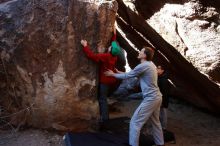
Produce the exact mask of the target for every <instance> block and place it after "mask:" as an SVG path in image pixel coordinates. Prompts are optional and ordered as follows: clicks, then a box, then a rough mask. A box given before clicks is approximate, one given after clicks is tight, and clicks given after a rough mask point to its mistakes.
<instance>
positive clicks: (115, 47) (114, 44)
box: [111, 41, 121, 56]
mask: <svg viewBox="0 0 220 146" xmlns="http://www.w3.org/2000/svg"><path fill="white" fill-rule="evenodd" d="M111 47H112V50H111V53H112V55H113V56H116V55H119V54H120V50H121V49H120V46H119V45H118V43H117V42H116V41H113V42H112V45H111Z"/></svg>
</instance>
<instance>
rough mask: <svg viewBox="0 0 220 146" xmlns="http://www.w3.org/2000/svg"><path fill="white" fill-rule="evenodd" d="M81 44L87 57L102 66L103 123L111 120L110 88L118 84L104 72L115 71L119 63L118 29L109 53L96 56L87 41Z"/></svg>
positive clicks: (101, 99) (100, 75) (100, 78)
mask: <svg viewBox="0 0 220 146" xmlns="http://www.w3.org/2000/svg"><path fill="white" fill-rule="evenodd" d="M81 44H82V46H83V51H84V52H85V54H86V56H87V57H88V58H89V59H91V60H93V61H94V62H96V63H98V64H99V65H100V68H99V81H100V83H99V95H98V101H99V107H100V116H101V119H100V120H101V122H103V121H106V120H108V119H109V113H108V103H107V95H108V90H109V86H110V85H112V84H114V83H115V82H116V79H115V78H114V77H108V76H105V74H104V72H105V71H107V70H112V71H113V70H115V65H116V62H117V55H119V53H120V47H119V45H118V44H117V42H116V29H115V27H114V35H113V37H112V43H111V46H110V47H109V48H108V51H107V53H99V54H95V53H93V52H92V51H91V49H90V48H89V46H88V43H87V41H86V40H81Z"/></svg>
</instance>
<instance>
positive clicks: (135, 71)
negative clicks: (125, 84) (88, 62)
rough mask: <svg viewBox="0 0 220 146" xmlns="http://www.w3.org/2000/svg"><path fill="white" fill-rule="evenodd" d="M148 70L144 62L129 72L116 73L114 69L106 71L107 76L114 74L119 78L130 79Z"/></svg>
mask: <svg viewBox="0 0 220 146" xmlns="http://www.w3.org/2000/svg"><path fill="white" fill-rule="evenodd" d="M146 70H147V67H146V66H145V65H143V64H139V65H138V66H136V67H135V68H134V69H133V70H131V71H130V72H128V73H114V72H113V71H111V70H109V71H106V72H105V75H106V76H112V77H115V78H118V79H128V78H132V77H138V76H140V75H141V74H142V73H143V72H144V71H146Z"/></svg>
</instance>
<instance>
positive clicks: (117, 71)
mask: <svg viewBox="0 0 220 146" xmlns="http://www.w3.org/2000/svg"><path fill="white" fill-rule="evenodd" d="M115 71H116V73H119V74H121V73H124V72H122V71H119V70H118V69H117V68H115Z"/></svg>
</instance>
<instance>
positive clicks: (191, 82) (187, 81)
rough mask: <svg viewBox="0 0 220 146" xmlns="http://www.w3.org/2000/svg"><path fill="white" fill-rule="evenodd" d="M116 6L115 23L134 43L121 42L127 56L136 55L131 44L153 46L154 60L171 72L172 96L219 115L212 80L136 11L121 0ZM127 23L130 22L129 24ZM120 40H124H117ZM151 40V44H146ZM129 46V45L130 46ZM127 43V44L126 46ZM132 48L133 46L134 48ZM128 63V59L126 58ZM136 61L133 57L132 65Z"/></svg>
mask: <svg viewBox="0 0 220 146" xmlns="http://www.w3.org/2000/svg"><path fill="white" fill-rule="evenodd" d="M117 2H118V5H119V9H118V14H119V16H120V17H121V18H123V21H122V20H120V19H121V18H117V23H118V25H119V27H120V29H121V31H122V32H124V33H125V36H126V39H128V40H129V41H130V42H132V43H133V44H130V43H129V41H127V43H122V42H120V44H121V45H123V46H122V47H124V48H129V50H126V51H127V53H128V55H127V56H128V57H129V56H131V54H133V55H134V54H136V51H130V50H132V49H130V48H132V47H133V46H135V47H137V48H139V50H140V49H141V48H142V47H143V45H144V44H145V45H147V46H149V47H152V45H153V47H155V48H156V50H155V56H154V62H155V63H156V64H163V65H164V66H166V68H167V69H168V71H169V72H170V79H171V81H172V85H173V86H172V89H171V92H170V96H171V97H177V98H181V99H184V100H186V101H188V102H190V103H192V104H193V105H195V106H197V107H199V108H201V109H204V110H206V111H210V112H212V113H215V114H217V115H219V113H220V108H219V107H220V97H219V95H220V88H219V86H218V85H217V84H216V83H214V82H212V81H211V80H210V79H209V78H208V77H207V76H206V75H204V74H202V73H201V72H199V71H198V70H197V69H196V68H195V67H194V66H193V64H192V63H190V62H189V61H188V60H186V58H184V56H182V55H181V54H180V52H178V51H177V49H176V48H175V47H173V46H172V45H171V44H169V43H168V42H167V41H166V40H164V38H163V37H161V35H160V34H158V33H157V32H156V31H155V29H154V28H152V27H151V26H150V25H149V24H148V22H147V21H146V20H145V19H144V18H143V17H142V16H140V15H138V14H137V13H136V12H134V11H133V10H131V9H130V8H129V7H127V6H126V5H125V4H124V2H123V1H122V0H117ZM128 24H129V25H128ZM119 41H124V40H123V39H120V40H119ZM149 42H150V43H149ZM131 45H132V46H131ZM127 46H128V47H127ZM133 50H134V49H133ZM128 63H129V64H130V62H129V58H128ZM135 63H136V64H138V63H139V62H137V61H136V62H135V60H133V62H132V66H134V65H135Z"/></svg>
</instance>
